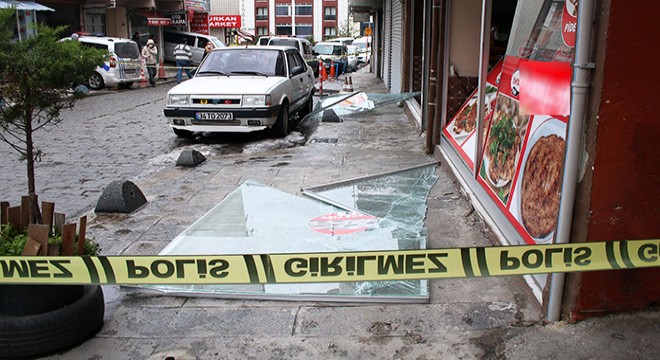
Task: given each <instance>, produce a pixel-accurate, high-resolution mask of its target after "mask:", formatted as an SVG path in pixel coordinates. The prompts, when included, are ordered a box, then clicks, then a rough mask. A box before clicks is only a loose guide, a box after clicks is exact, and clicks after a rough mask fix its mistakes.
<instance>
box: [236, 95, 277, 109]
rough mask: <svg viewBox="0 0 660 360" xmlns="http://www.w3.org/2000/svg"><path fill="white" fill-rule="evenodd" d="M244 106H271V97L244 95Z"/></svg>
mask: <svg viewBox="0 0 660 360" xmlns="http://www.w3.org/2000/svg"><path fill="white" fill-rule="evenodd" d="M241 103H242V104H243V106H247V107H250V106H270V105H271V101H270V95H243V101H242V102H241Z"/></svg>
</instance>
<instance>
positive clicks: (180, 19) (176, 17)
mask: <svg viewBox="0 0 660 360" xmlns="http://www.w3.org/2000/svg"><path fill="white" fill-rule="evenodd" d="M170 20H171V21H172V23H171V25H173V26H177V25H186V15H185V14H172V15H170Z"/></svg>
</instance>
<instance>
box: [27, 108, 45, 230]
mask: <svg viewBox="0 0 660 360" xmlns="http://www.w3.org/2000/svg"><path fill="white" fill-rule="evenodd" d="M32 142H33V139H32V111H29V110H28V111H26V112H25V160H26V161H27V178H28V196H29V197H30V215H31V216H30V217H31V218H30V222H31V223H33V224H41V223H42V222H43V220H42V218H41V211H40V210H39V203H38V202H37V192H36V186H35V181H34V180H35V179H34V162H35V159H34V144H33V143H32Z"/></svg>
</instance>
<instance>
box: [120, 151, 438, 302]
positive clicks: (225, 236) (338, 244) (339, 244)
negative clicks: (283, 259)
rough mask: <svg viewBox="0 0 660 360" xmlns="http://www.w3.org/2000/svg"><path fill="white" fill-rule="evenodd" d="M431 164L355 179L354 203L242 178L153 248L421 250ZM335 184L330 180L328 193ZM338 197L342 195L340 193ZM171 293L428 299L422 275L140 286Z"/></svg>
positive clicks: (206, 251)
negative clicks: (373, 279)
mask: <svg viewBox="0 0 660 360" xmlns="http://www.w3.org/2000/svg"><path fill="white" fill-rule="evenodd" d="M435 180H436V177H435V165H433V164H432V165H427V166H425V167H420V168H414V169H411V170H409V171H402V172H399V173H395V174H388V175H383V176H374V177H369V178H366V179H363V180H360V179H357V180H354V181H352V182H350V183H346V185H347V186H350V187H355V189H357V190H358V192H357V193H355V194H356V197H355V200H356V201H355V206H356V207H357V208H355V207H351V206H349V205H350V204H341V200H342V199H337V200H334V199H332V200H326V199H323V198H321V197H320V196H316V198H310V197H300V196H295V195H291V194H288V193H285V192H282V191H279V190H277V189H273V188H270V187H268V186H265V185H262V184H259V183H256V182H252V181H247V182H245V183H244V184H242V185H241V186H240V187H239V188H238V189H236V190H235V191H234V192H232V193H231V194H229V195H228V196H227V197H226V198H225V199H224V200H223V201H222V202H220V203H219V204H218V205H216V206H215V207H214V208H213V209H211V210H210V211H209V212H208V213H207V214H205V215H204V216H203V217H202V218H200V219H199V220H197V221H196V222H195V223H194V224H193V225H191V226H190V227H189V228H188V229H186V230H185V231H184V232H183V233H181V234H180V235H179V236H177V237H176V238H175V239H174V240H173V241H172V242H171V243H170V244H169V245H168V246H167V247H165V249H163V251H161V252H160V254H159V255H235V254H267V253H268V254H274V253H293V254H295V253H313V252H350V251H378V250H400V249H425V248H426V229H425V227H424V217H425V215H426V198H427V195H428V192H429V191H430V188H431V186H433V184H434V183H435ZM341 187H342V186H337V187H335V186H329V187H328V188H327V189H324V191H321V193H322V194H324V195H329V196H330V197H332V198H334V197H335V196H334V195H333V194H334V193H339V192H340V188H341ZM342 196H343V195H342ZM127 288H130V289H135V290H140V291H149V292H158V293H165V294H172V295H185V296H207V297H221V298H239V299H244V298H254V299H280V300H313V301H350V302H354V301H356V302H359V301H373V302H415V303H423V302H428V299H429V296H428V284H427V280H412V281H380V282H359V283H356V282H345V283H314V284H252V285H223V284H221V285H142V286H138V287H127Z"/></svg>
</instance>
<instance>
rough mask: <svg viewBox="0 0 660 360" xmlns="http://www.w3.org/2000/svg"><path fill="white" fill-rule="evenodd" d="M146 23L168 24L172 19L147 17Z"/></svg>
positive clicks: (155, 24) (170, 23)
mask: <svg viewBox="0 0 660 360" xmlns="http://www.w3.org/2000/svg"><path fill="white" fill-rule="evenodd" d="M147 25H149V26H170V25H172V19H170V18H147Z"/></svg>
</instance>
